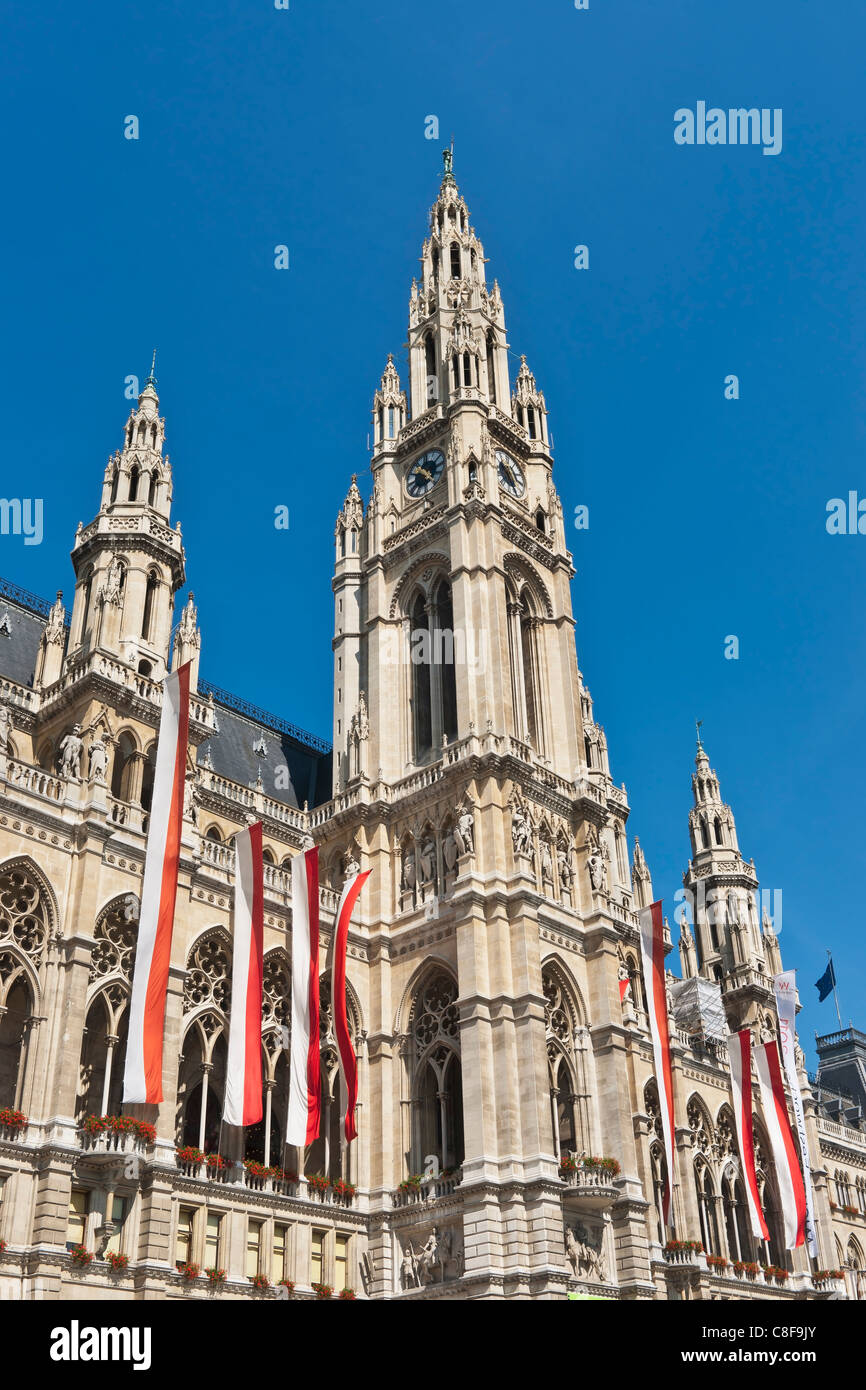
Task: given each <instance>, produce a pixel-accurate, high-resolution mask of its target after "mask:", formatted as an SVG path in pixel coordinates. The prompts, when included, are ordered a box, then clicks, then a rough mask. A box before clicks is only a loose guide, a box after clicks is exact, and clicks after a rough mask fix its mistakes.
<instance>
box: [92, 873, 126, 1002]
mask: <svg viewBox="0 0 866 1390" xmlns="http://www.w3.org/2000/svg"><path fill="white" fill-rule="evenodd" d="M94 936H95V937H96V945H95V946H94V948H93V954H92V956H91V958H90V979H91V981H93V980H98V979H102V978H104V977H105V976H106V975H115V974H121V975H123V977H124V979H125V980H129V979H131V977H132V967H133V964H134V962H135V944H136V940H137V936H138V899H137V898H136V897H135V896H134V894H132V893H128V894H127V895H126V897H123V898H118V900H117V901H116V902H113V903H110V904H109V906H108V908H107V909H106V910H105V911H104V912H103V913H102V915H101V917H100V918H99V921H98V922H97V924H96V930H95V932H94Z"/></svg>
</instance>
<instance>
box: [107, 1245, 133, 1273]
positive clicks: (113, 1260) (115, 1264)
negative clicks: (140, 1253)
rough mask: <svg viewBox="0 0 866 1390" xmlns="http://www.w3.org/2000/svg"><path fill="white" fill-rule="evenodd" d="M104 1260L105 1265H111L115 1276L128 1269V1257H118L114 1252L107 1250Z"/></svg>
mask: <svg viewBox="0 0 866 1390" xmlns="http://www.w3.org/2000/svg"><path fill="white" fill-rule="evenodd" d="M105 1259H106V1263H107V1264H110V1265H111V1268H112V1270H113V1271H114V1273H115V1274H123V1272H124V1270H127V1269H129V1256H128V1255H118V1254H116V1253H115V1251H114V1250H109V1252H108V1254H107V1255H106V1257H105Z"/></svg>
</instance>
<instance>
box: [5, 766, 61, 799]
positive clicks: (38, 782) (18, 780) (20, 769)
mask: <svg viewBox="0 0 866 1390" xmlns="http://www.w3.org/2000/svg"><path fill="white" fill-rule="evenodd" d="M6 780H7V782H9V783H11V784H12V786H15V787H20V788H21V790H22V791H27V792H32V793H33V795H34V796H44V797H45V798H46V799H47V800H49V801H62V800H63V797H64V795H65V793H66V779H65V778H64V777H56V776H55V775H54V774H53V773H52V772H46V771H45V769H44V768H41V767H32V766H31V765H30V764H29V763H21V762H18V761H17V759H15V758H9V760H8V761H7V763H6Z"/></svg>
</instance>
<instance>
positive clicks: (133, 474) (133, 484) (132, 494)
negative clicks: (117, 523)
mask: <svg viewBox="0 0 866 1390" xmlns="http://www.w3.org/2000/svg"><path fill="white" fill-rule="evenodd" d="M140 477H141V469H140V468H139V466H138V464H137V463H134V464H133V465H132V467H131V468H130V470H129V500H130V502H136V501H137V500H138V483H139V479H140Z"/></svg>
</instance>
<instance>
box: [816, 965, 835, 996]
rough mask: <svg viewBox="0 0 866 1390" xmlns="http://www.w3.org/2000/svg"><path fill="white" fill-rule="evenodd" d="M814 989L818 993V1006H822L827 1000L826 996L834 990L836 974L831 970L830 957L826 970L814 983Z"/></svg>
mask: <svg viewBox="0 0 866 1390" xmlns="http://www.w3.org/2000/svg"><path fill="white" fill-rule="evenodd" d="M815 988H816V989H817V991H818V1003H819V1004H823V1002H824V1000H825V999H826V998H827V995H828V994H831V993H832V991H833V990H834V989H835V988H836V974H835V971H834V970H833V958H832V956H831V958H830V964H829V965H828V966H827V969H826V970H825V971H824V974H823V975H822V976H821V978H820V980H816V981H815Z"/></svg>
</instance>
